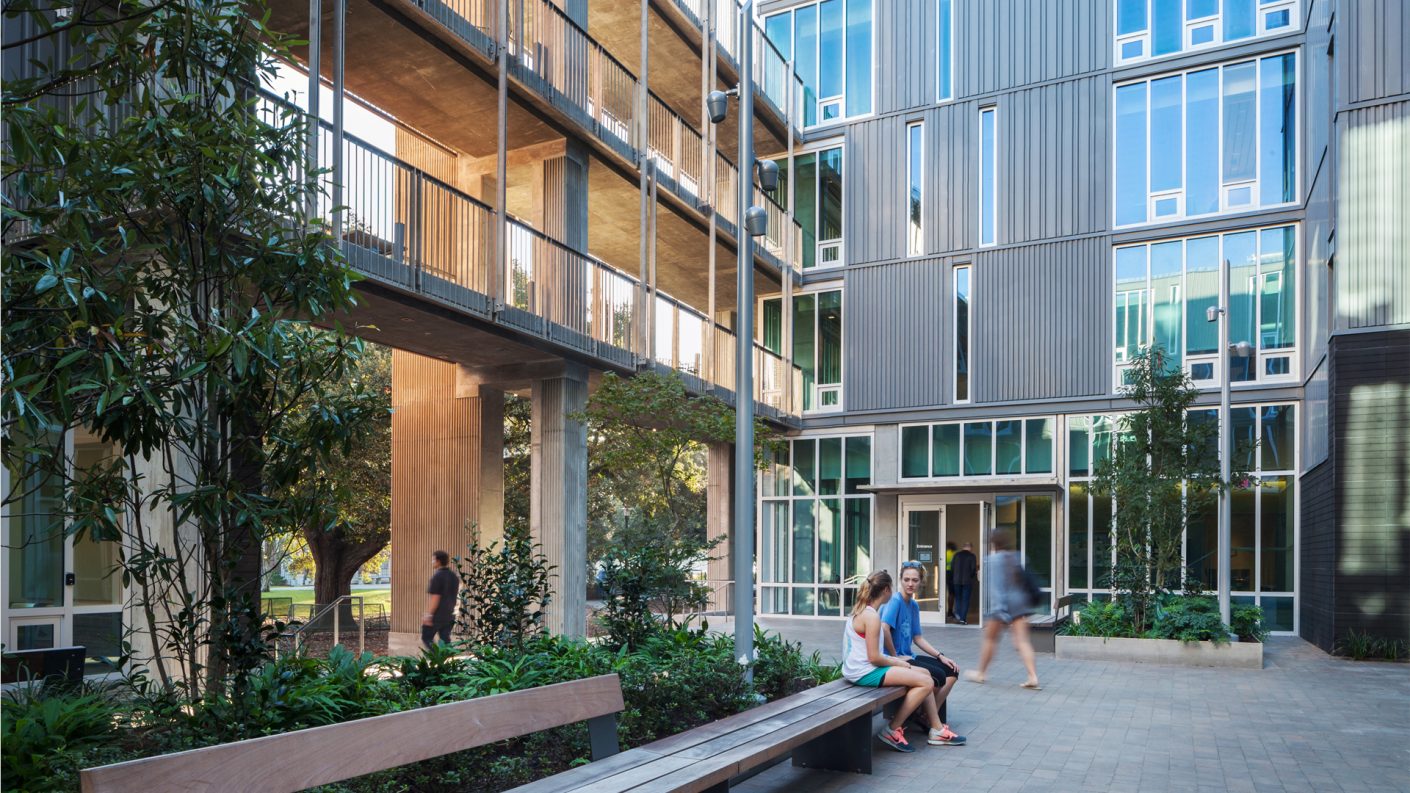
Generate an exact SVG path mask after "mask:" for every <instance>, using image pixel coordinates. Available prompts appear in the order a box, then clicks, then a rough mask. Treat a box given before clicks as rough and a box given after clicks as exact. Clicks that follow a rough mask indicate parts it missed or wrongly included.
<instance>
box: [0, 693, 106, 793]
mask: <svg viewBox="0 0 1410 793" xmlns="http://www.w3.org/2000/svg"><path fill="white" fill-rule="evenodd" d="M120 713H121V708H120V706H119V703H118V702H117V701H116V700H115V699H114V698H113V696H112V695H111V694H109V693H108V692H104V691H100V690H92V689H89V690H80V691H54V692H51V691H46V690H45V687H44V686H38V685H36V686H30V687H23V688H17V689H15V690H13V691H7V692H6V693H5V695H4V698H3V703H2V704H0V747H3V762H0V776H3V777H4V778H5V789H6V790H50V789H53V788H54V787H57V786H58V785H59V784H60V783H61V780H64V779H65V778H67V777H70V776H71V775H72V772H73V767H74V766H75V763H74V758H75V755H76V754H77V753H78V752H79V751H80V750H82V749H84V748H86V747H89V746H95V745H98V744H101V743H102V742H104V741H107V740H108V739H109V738H110V737H111V736H112V735H113V734H114V733H115V732H116V729H117V720H118V718H119V714H120Z"/></svg>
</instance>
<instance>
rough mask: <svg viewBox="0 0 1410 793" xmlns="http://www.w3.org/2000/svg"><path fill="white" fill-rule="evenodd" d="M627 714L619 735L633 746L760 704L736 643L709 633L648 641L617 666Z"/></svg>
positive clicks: (689, 632)
mask: <svg viewBox="0 0 1410 793" xmlns="http://www.w3.org/2000/svg"><path fill="white" fill-rule="evenodd" d="M614 671H616V672H617V673H618V674H619V675H621V677H622V696H623V698H624V700H625V701H626V710H625V711H623V713H622V718H621V722H620V729H619V732H620V734H621V735H622V736H623V739H624V743H626V744H628V745H632V746H636V745H641V744H644V743H650V742H651V741H654V740H656V739H658V738H664V737H666V736H667V735H673V734H675V733H677V732H680V731H682V730H686V729H689V728H691V727H694V726H696V725H698V724H704V723H705V722H708V721H714V720H716V719H722V718H724V717H725V716H729V715H731V714H734V713H738V712H739V711H741V710H744V709H746V708H748V707H751V706H752V705H753V704H754V703H755V697H754V691H753V689H752V688H751V687H750V686H749V685H748V684H746V683H745V682H744V675H743V674H742V670H741V669H740V666H739V663H738V661H736V660H735V659H734V641H733V640H732V639H731V638H730V637H728V636H721V635H718V634H711V633H707V632H706V631H704V630H689V629H679V630H675V631H668V632H662V633H659V634H656V635H653V636H650V637H648V638H647V639H646V640H645V641H644V642H643V644H642V646H641V648H640V649H638V650H637V651H636V652H632V653H630V654H624V655H622V656H620V657H619V659H618V661H617V662H616V663H615V664H614Z"/></svg>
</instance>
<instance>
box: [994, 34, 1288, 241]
mask: <svg viewBox="0 0 1410 793" xmlns="http://www.w3.org/2000/svg"><path fill="white" fill-rule="evenodd" d="M1296 70H1297V56H1296V54H1294V53H1282V54H1278V55H1270V56H1268V57H1264V58H1259V59H1257V60H1250V61H1244V62H1241V63H1234V64H1229V65H1225V66H1216V67H1213V68H1208V69H1201V70H1199V71H1191V72H1184V73H1181V74H1175V75H1169V76H1164V77H1157V78H1154V79H1150V80H1142V81H1140V82H1134V83H1126V84H1124V85H1119V86H1117V87H1116V119H1115V125H1116V163H1115V168H1116V225H1117V226H1130V225H1135V224H1140V223H1154V222H1165V221H1171V220H1179V219H1181V218H1187V217H1199V216H1203V215H1213V214H1217V213H1220V212H1242V211H1247V210H1251V209H1258V208H1260V207H1271V206H1281V205H1284V204H1290V203H1293V202H1295V201H1296V200H1297V117H1296V106H1297V87H1296V84H1295V83H1296ZM981 244H982V240H981Z"/></svg>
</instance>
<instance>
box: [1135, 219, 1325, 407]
mask: <svg viewBox="0 0 1410 793" xmlns="http://www.w3.org/2000/svg"><path fill="white" fill-rule="evenodd" d="M1296 244H1297V227H1296V226H1275V227H1272V228H1265V229H1255V230H1251V231H1237V232H1230V233H1228V234H1222V235H1211V236H1205V237H1193V238H1190V239H1183V240H1167V241H1162V242H1157V243H1140V244H1136V245H1125V246H1122V247H1119V248H1117V249H1116V255H1115V258H1116V262H1115V269H1116V281H1115V293H1114V295H1113V305H1114V307H1115V316H1114V322H1113V326H1114V328H1115V336H1116V338H1115V354H1114V359H1113V360H1114V363H1115V366H1116V377H1115V383H1116V384H1117V385H1118V386H1119V385H1120V384H1121V383H1123V382H1124V378H1125V374H1124V372H1125V368H1126V366H1127V365H1128V364H1129V363H1130V361H1131V360H1132V358H1133V357H1134V356H1135V355H1136V354H1137V353H1138V352H1139V351H1140V350H1142V349H1144V348H1146V347H1152V346H1158V347H1160V348H1161V349H1162V350H1164V351H1165V356H1166V362H1167V363H1168V365H1169V366H1170V367H1171V368H1172V369H1173V368H1176V367H1181V368H1183V369H1184V370H1185V371H1186V372H1187V373H1189V375H1190V379H1191V380H1192V381H1194V383H1195V385H1197V386H1200V387H1205V388H1212V387H1217V386H1218V385H1219V377H1220V357H1219V354H1218V353H1219V350H1218V341H1219V326H1218V324H1217V323H1214V322H1209V321H1208V319H1207V314H1206V311H1207V309H1209V308H1211V307H1214V306H1217V305H1218V304H1219V289H1220V268H1221V267H1222V266H1224V265H1225V263H1227V266H1228V267H1229V292H1230V294H1229V341H1230V343H1231V344H1236V343H1238V342H1241V341H1246V342H1248V343H1249V344H1250V345H1252V347H1253V350H1254V354H1253V355H1252V356H1251V357H1248V358H1234V357H1229V358H1228V359H1227V360H1228V366H1229V377H1230V380H1231V382H1236V383H1237V382H1258V381H1265V382H1276V381H1280V380H1288V379H1293V378H1295V377H1296V374H1297V366H1296V364H1297V356H1296V354H1295V350H1296V348H1297V312H1296V306H1297V269H1296V262H1297V250H1296Z"/></svg>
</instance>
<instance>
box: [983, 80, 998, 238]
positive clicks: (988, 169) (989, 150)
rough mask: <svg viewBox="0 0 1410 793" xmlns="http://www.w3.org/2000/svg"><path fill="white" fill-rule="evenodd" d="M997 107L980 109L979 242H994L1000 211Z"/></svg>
mask: <svg viewBox="0 0 1410 793" xmlns="http://www.w3.org/2000/svg"><path fill="white" fill-rule="evenodd" d="M995 114H996V112H995V109H994V108H992V107H986V108H984V109H983V110H980V111H979V244H980V245H993V244H994V216H995V214H996V213H997V212H998V190H997V187H998V186H997V184H996V179H997V175H996V174H997V168H998V163H997V162H996V161H995V157H996V156H997V153H996V152H997V141H996V138H995V136H996V135H997V134H998V133H997V131H996V130H995V129H994V118H995Z"/></svg>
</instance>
